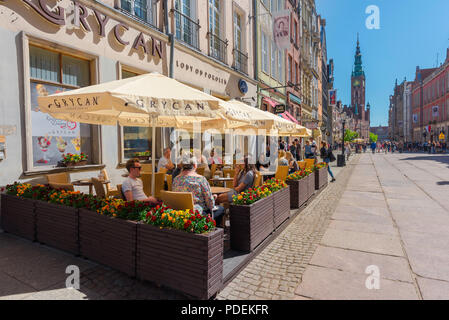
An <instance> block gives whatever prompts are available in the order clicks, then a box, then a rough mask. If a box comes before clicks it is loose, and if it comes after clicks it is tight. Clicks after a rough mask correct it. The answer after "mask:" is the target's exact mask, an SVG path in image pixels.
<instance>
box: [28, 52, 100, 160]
mask: <svg viewBox="0 0 449 320" xmlns="http://www.w3.org/2000/svg"><path fill="white" fill-rule="evenodd" d="M29 55H30V79H31V83H30V89H31V92H30V97H31V104H30V106H31V139H32V150H31V152H32V163H33V167H49V166H56V165H58V162H59V161H61V160H62V158H63V155H64V154H67V153H72V154H81V153H84V154H86V155H87V157H88V162H89V163H92V162H93V159H92V158H93V157H92V156H93V154H92V150H93V149H92V145H93V141H92V136H93V134H92V127H93V126H92V125H89V124H84V123H79V122H72V121H64V120H58V119H55V118H53V117H51V116H50V115H48V114H47V113H43V112H41V111H40V110H39V106H38V103H37V98H38V97H41V96H47V95H51V94H55V93H59V92H64V91H70V90H73V89H78V88H80V87H84V86H88V85H90V78H91V76H90V61H89V60H85V59H79V58H75V57H73V56H71V55H67V54H64V53H62V52H56V51H50V50H46V49H43V48H40V47H37V46H34V45H30V47H29ZM80 100H81V99H80ZM62 101H64V100H62ZM83 101H84V102H83V103H84V104H87V103H91V102H90V101H88V99H84V100H83Z"/></svg>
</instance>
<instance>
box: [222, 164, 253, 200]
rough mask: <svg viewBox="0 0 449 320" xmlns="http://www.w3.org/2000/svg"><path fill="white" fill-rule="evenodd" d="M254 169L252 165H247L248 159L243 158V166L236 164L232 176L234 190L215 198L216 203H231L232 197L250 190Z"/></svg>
mask: <svg viewBox="0 0 449 320" xmlns="http://www.w3.org/2000/svg"><path fill="white" fill-rule="evenodd" d="M255 176H256V168H255V166H254V165H253V164H248V157H245V158H244V163H243V164H237V168H236V169H235V175H234V182H233V186H234V188H233V189H232V190H231V191H230V192H228V193H222V194H220V195H219V196H218V198H217V203H232V196H234V195H238V194H239V193H241V192H243V191H245V190H247V189H249V188H252V186H253V184H254V178H255Z"/></svg>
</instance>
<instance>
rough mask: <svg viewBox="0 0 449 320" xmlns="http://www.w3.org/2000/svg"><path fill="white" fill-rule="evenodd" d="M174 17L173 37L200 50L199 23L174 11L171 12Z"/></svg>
mask: <svg viewBox="0 0 449 320" xmlns="http://www.w3.org/2000/svg"><path fill="white" fill-rule="evenodd" d="M171 11H172V12H173V14H174V17H175V37H176V39H178V40H181V41H182V42H185V43H187V44H188V45H190V46H192V47H194V48H195V49H197V50H200V28H201V26H200V21H199V20H198V21H196V22H195V21H194V20H192V19H191V18H190V17H188V16H186V15H185V14H183V13H181V12H179V11H178V10H176V9H172V10H171Z"/></svg>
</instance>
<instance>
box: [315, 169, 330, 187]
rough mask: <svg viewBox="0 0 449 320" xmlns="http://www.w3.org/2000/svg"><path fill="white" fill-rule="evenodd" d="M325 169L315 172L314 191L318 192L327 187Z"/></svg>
mask: <svg viewBox="0 0 449 320" xmlns="http://www.w3.org/2000/svg"><path fill="white" fill-rule="evenodd" d="M327 174H328V173H327V168H326V167H324V168H321V169H318V170H316V171H315V190H320V189H322V188H324V187H326V186H327V184H328V177H327Z"/></svg>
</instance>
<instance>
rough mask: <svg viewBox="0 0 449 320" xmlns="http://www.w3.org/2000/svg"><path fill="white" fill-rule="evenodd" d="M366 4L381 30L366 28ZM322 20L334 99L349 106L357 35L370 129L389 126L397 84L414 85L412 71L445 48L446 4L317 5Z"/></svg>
mask: <svg viewBox="0 0 449 320" xmlns="http://www.w3.org/2000/svg"><path fill="white" fill-rule="evenodd" d="M369 5H376V6H378V7H379V10H380V29H379V30H376V29H372V30H369V29H367V27H366V26H365V20H366V19H367V18H368V16H369V15H368V14H366V13H365V10H366V8H367V7H368V6H369ZM316 6H317V12H318V14H321V16H322V17H323V18H324V19H326V34H327V54H328V59H330V58H333V59H334V65H335V66H334V76H335V82H334V87H335V88H336V89H338V91H337V99H338V100H342V102H343V104H348V105H349V104H350V103H351V100H350V97H351V91H350V90H351V88H350V77H351V71H352V66H353V65H354V54H355V49H356V42H357V32H359V33H360V47H361V51H362V61H363V67H364V71H365V76H366V100H367V101H369V102H370V104H371V126H378V125H379V124H381V125H388V105H389V96H390V95H391V94H392V93H393V88H394V83H395V80H396V79H398V83H400V82H402V81H403V80H404V77H406V78H407V80H408V81H412V80H414V78H415V71H416V66H418V65H419V66H420V68H432V67H435V66H436V63H437V53H438V54H439V63H442V62H444V60H445V58H446V48H447V47H449V18H448V17H449V16H448V13H449V1H448V0H316Z"/></svg>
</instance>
